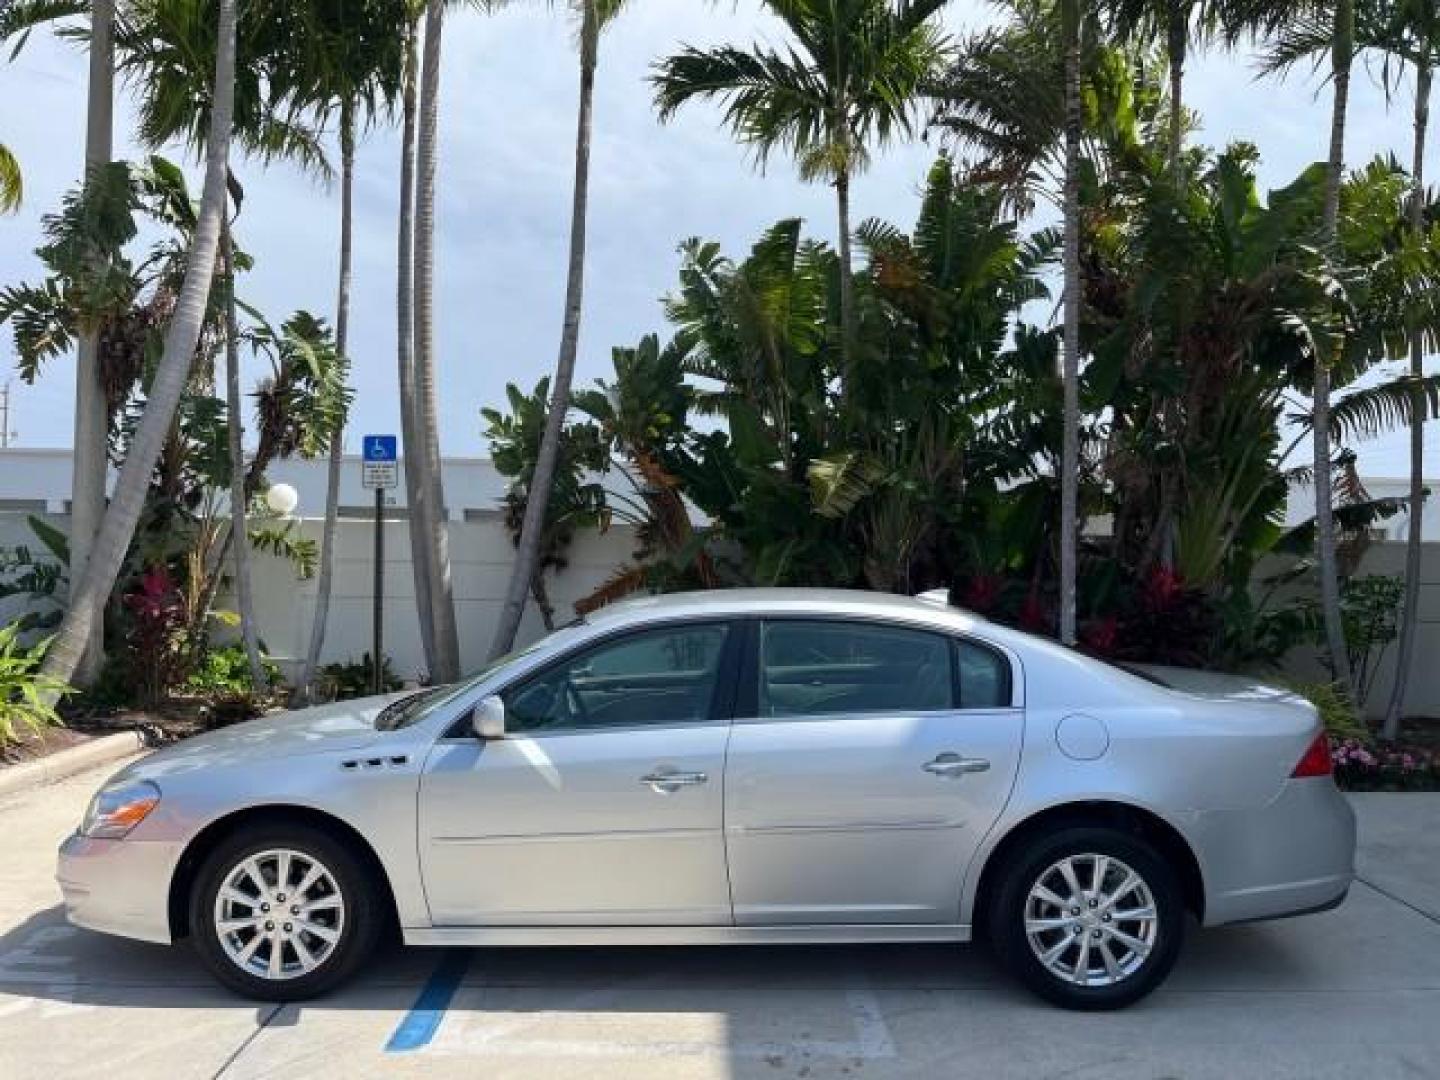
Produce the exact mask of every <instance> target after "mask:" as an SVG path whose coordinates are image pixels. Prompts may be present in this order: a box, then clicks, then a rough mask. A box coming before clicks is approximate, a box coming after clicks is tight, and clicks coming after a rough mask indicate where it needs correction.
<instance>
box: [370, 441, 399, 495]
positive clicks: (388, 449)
mask: <svg viewBox="0 0 1440 1080" xmlns="http://www.w3.org/2000/svg"><path fill="white" fill-rule="evenodd" d="M399 456H400V453H399V440H398V439H396V437H395V436H394V435H366V436H365V438H364V439H363V440H362V441H361V459H362V464H361V481H362V483H363V484H364V485H365V487H366V488H367V489H369V490H372V491H373V490H377V489H378V490H384V489H386V488H393V487H398V486H399V484H400V467H399V465H398V459H399Z"/></svg>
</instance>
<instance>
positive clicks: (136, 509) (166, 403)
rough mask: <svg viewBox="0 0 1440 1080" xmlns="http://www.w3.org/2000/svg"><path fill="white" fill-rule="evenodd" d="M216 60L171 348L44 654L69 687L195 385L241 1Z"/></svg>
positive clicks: (229, 14) (224, 11) (224, 24)
mask: <svg viewBox="0 0 1440 1080" xmlns="http://www.w3.org/2000/svg"><path fill="white" fill-rule="evenodd" d="M217 39H218V40H217V45H216V57H215V88H214V94H213V98H212V100H213V102H214V107H213V109H212V110H211V115H210V136H209V139H208V141H207V143H206V155H205V156H206V161H205V186H204V188H203V191H202V193H201V197H200V211H199V215H198V218H197V221H196V226H195V235H194V237H193V239H192V240H191V243H190V258H189V260H188V262H187V264H186V267H185V279H184V281H183V282H182V283H181V286H180V294H179V296H178V297H177V298H176V302H175V310H174V312H173V314H172V316H171V319H170V326H169V327H168V329H167V330H166V333H165V349H164V352H163V353H162V355H161V358H160V363H159V366H158V367H157V368H156V371H155V377H154V379H153V380H152V381H151V384H150V393H149V398H148V400H147V401H146V403H145V413H144V415H143V416H142V417H141V420H140V427H139V429H138V430H137V431H136V432H135V437H134V439H133V440H132V441H131V443H130V453H129V454H128V455H127V457H126V458H125V465H124V467H123V468H122V469H121V470H120V477H119V479H118V480H117V481H116V484H115V492H114V495H113V496H112V498H111V500H110V505H109V508H108V509H107V510H106V511H105V515H104V518H103V520H102V521H101V523H100V530H99V533H98V534H97V535H96V538H95V545H94V547H93V548H92V549H91V551H90V561H89V565H88V566H87V569H86V573H85V575H84V577H83V579H82V580H81V581H80V582H79V588H78V589H77V590H76V591H75V593H74V595H72V596H71V598H70V603H69V606H68V607H67V608H66V611H65V618H64V620H63V621H62V622H61V623H60V629H59V631H58V632H57V633H56V635H55V639H54V641H53V642H51V645H50V648H49V650H48V651H47V652H46V654H45V662H44V664H43V665H42V671H43V672H44V673H45V674H46V675H48V676H51V677H52V678H56V679H60V680H62V681H65V682H68V681H69V680H70V679H72V678H73V677H74V675H75V672H76V670H77V669H78V668H79V666H80V661H81V659H82V657H83V656H84V653H85V649H86V647H87V645H88V643H89V641H90V634H91V632H92V629H93V627H94V626H95V623H96V621H97V620H98V619H99V618H100V617H101V615H102V614H103V611H104V607H105V602H106V599H107V598H108V597H109V595H110V590H111V589H112V588H113V587H114V585H115V578H116V576H117V575H118V574H119V573H120V566H121V564H122V563H123V562H124V561H125V553H126V552H127V551H128V550H129V547H130V541H131V539H132V538H133V537H134V535H135V526H136V524H137V523H138V522H139V520H140V513H141V511H142V510H143V509H144V507H145V495H146V493H147V492H148V491H149V488H150V476H151V474H152V472H153V471H154V469H155V463H156V461H157V460H159V457H160V451H161V450H162V449H163V447H164V444H165V439H166V436H167V435H168V434H169V432H170V426H171V422H172V421H173V420H174V417H175V410H176V408H177V407H178V406H179V404H180V396H181V394H183V393H184V391H185V384H186V383H187V382H188V381H189V378H190V367H191V364H192V362H193V360H194V357H195V346H196V344H197V343H198V341H199V340H200V329H201V326H202V325H203V323H204V321H205V313H206V308H207V301H208V300H209V297H210V284H211V281H212V279H213V278H214V275H215V256H216V253H217V250H218V249H219V246H220V227H221V222H222V221H223V219H224V216H225V175H226V166H227V162H228V160H229V155H230V127H231V118H232V115H233V112H234V106H235V0H220V15H219V26H218V32H217Z"/></svg>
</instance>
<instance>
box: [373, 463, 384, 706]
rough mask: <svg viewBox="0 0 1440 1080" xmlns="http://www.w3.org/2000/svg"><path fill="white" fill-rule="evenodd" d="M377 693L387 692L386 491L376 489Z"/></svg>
mask: <svg viewBox="0 0 1440 1080" xmlns="http://www.w3.org/2000/svg"><path fill="white" fill-rule="evenodd" d="M371 656H373V657H374V658H375V667H374V670H375V693H376V694H383V693H384V692H385V489H384V488H376V489H375V630H374V651H373V652H372V653H371Z"/></svg>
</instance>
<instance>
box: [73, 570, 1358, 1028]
mask: <svg viewBox="0 0 1440 1080" xmlns="http://www.w3.org/2000/svg"><path fill="white" fill-rule="evenodd" d="M1354 848H1355V824H1354V818H1353V815H1352V813H1351V810H1350V807H1349V805H1348V803H1347V802H1346V801H1345V799H1344V797H1343V796H1342V795H1341V794H1340V792H1339V791H1338V790H1337V788H1336V786H1335V783H1334V780H1333V777H1332V776H1331V772H1330V755H1329V752H1328V748H1327V745H1326V741H1325V736H1324V733H1323V731H1322V728H1321V725H1320V722H1319V720H1318V718H1317V715H1316V712H1315V710H1314V709H1313V708H1312V707H1311V706H1310V705H1309V704H1308V703H1306V702H1305V701H1303V700H1301V699H1299V698H1297V697H1295V696H1293V695H1291V694H1289V693H1287V692H1285V691H1282V690H1277V689H1273V688H1270V687H1267V686H1263V685H1260V684H1258V683H1255V682H1253V681H1249V680H1245V679H1241V678H1232V677H1226V676H1217V675H1209V674H1204V673H1198V672H1188V671H1178V670H1171V669H1149V670H1146V671H1144V672H1132V671H1128V670H1123V669H1121V668H1118V667H1112V666H1110V665H1108V664H1105V663H1103V662H1101V661H1098V660H1094V659H1091V658H1088V657H1085V656H1082V655H1080V654H1078V653H1076V652H1073V651H1071V650H1069V649H1066V648H1063V647H1061V646H1059V645H1057V644H1054V643H1052V642H1049V641H1045V640H1042V639H1040V638H1036V637H1032V636H1029V635H1027V634H1024V633H1021V632H1018V631H1014V630H1010V629H1006V628H1004V627H1000V626H996V625H992V624H991V623H988V622H986V621H984V620H983V619H979V618H977V617H975V616H973V615H970V614H967V613H965V612H963V611H960V610H957V609H955V608H951V607H947V606H946V605H945V604H944V603H943V599H936V598H933V597H926V598H917V599H908V598H902V597H893V596H883V595H877V594H869V593H849V592H840V591H802V590H737V591H729V592H712V593H704V594H690V595H677V596H667V597H659V598H650V599H643V600H636V601H631V602H628V603H624V604H620V605H617V606H615V607H613V608H610V609H607V610H606V611H604V612H602V613H600V614H598V615H595V616H592V617H591V618H589V619H588V620H586V621H583V622H579V623H576V624H574V625H572V626H570V627H567V628H566V629H563V630H560V631H558V632H557V633H555V634H552V635H551V636H549V637H547V638H545V639H544V640H543V641H541V642H540V643H538V644H537V645H535V646H533V647H531V648H529V649H526V650H524V651H522V652H519V653H517V654H515V655H513V656H510V657H507V658H505V659H504V660H502V661H500V662H498V663H496V664H493V665H491V666H490V667H488V668H486V669H485V670H484V671H481V672H480V673H479V674H478V675H476V676H474V677H473V678H471V679H470V680H468V681H466V682H464V683H460V684H458V685H455V686H449V687H444V688H440V689H432V690H424V691H419V692H413V691H412V692H410V693H407V694H397V695H392V696H389V697H385V698H376V699H372V700H369V701H357V702H346V703H342V704H337V705H332V706H327V707H323V708H315V709H309V710H305V711H302V712H295V713H290V714H286V715H281V716H276V717H270V718H266V719H263V720H257V721H254V722H252V723H248V724H241V725H238V726H236V727H231V728H226V729H224V730H221V731H217V732H214V733H212V734H208V735H204V736H201V737H198V738H193V739H188V740H186V741H184V742H181V743H178V744H176V745H174V746H171V747H169V748H167V749H164V750H162V751H160V752H158V753H155V754H152V755H150V756H149V757H146V758H144V759H142V760H139V761H137V762H135V763H134V764H132V765H130V766H129V767H128V768H126V769H124V770H123V771H121V772H120V773H119V774H118V775H116V776H115V777H114V778H113V779H112V780H111V781H110V782H108V783H107V784H105V786H104V787H103V788H102V789H101V790H100V791H99V792H98V793H97V794H96V796H95V797H94V799H93V801H92V802H91V804H90V807H89V809H88V810H87V812H86V814H85V818H84V820H83V822H82V823H81V825H80V827H79V829H78V831H77V832H76V833H75V834H74V835H73V836H71V837H70V838H69V839H68V840H66V841H65V843H64V846H63V847H62V848H61V850H60V859H59V873H58V876H59V882H60V886H61V889H62V890H63V892H64V896H65V905H66V909H67V912H68V914H69V918H70V920H71V921H72V922H74V923H76V924H77V925H79V926H83V927H88V928H90V929H93V930H99V931H104V932H107V933H113V934H121V935H125V936H127V937H132V938H139V939H142V940H145V941H154V942H166V943H168V942H175V941H179V940H181V939H184V938H188V939H189V940H190V941H191V942H192V943H193V945H194V946H195V947H196V949H197V951H198V952H199V955H200V956H201V957H202V959H203V960H204V962H205V963H206V964H207V965H208V967H209V968H210V970H211V971H212V972H213V973H214V975H215V976H216V977H217V978H218V979H219V980H220V981H221V982H223V983H225V984H226V985H228V986H230V987H231V988H233V989H235V990H237V991H239V992H241V993H243V994H247V995H251V996H254V997H257V998H263V999H268V1000H295V999H301V998H306V997H310V996H313V995H316V994H319V993H322V992H324V991H326V990H328V989H330V988H332V987H334V986H336V985H337V984H339V983H341V982H342V981H343V980H345V979H346V978H347V977H349V976H351V975H352V974H353V973H354V972H355V971H356V969H357V968H358V967H359V966H360V965H361V964H362V963H363V962H364V961H365V959H366V958H367V957H368V956H369V955H370V954H371V953H372V952H373V951H374V947H375V945H376V942H377V939H378V937H379V935H380V934H381V933H382V932H384V931H385V930H386V929H387V928H390V927H398V929H399V931H400V933H401V934H402V935H403V937H404V940H405V941H406V942H408V943H410V944H413V945H454V946H486V945H496V946H526V945H550V946H555V945H627V946H629V945H650V944H655V945H684V944H706V945H712V944H736V945H744V944H765V945H781V944H787V943H793V942H963V941H968V940H970V939H971V938H972V937H983V938H984V939H985V940H988V941H989V942H990V943H991V944H992V945H993V947H994V949H995V951H996V953H997V954H998V956H999V957H1000V959H1001V960H1002V962H1003V963H1004V965H1005V966H1006V967H1007V968H1008V969H1009V970H1010V971H1012V972H1013V973H1014V974H1015V976H1017V977H1018V978H1019V979H1020V980H1022V981H1023V982H1024V983H1025V984H1026V985H1028V986H1029V987H1030V988H1032V989H1033V990H1034V991H1036V992H1037V993H1039V994H1040V995H1042V996H1044V997H1045V998H1048V999H1049V1000H1051V1001H1053V1002H1056V1003H1058V1004H1061V1005H1065V1006H1070V1007H1074V1008H1090V1009H1097V1008H1113V1007H1117V1006H1121V1005H1125V1004H1128V1003H1130V1002H1132V1001H1135V1000H1136V999H1138V998H1140V997H1141V996H1143V995H1144V994H1146V993H1147V992H1149V991H1150V990H1152V989H1153V988H1154V987H1156V986H1157V985H1158V984H1159V983H1160V982H1161V980H1163V979H1164V978H1165V976H1166V974H1167V973H1168V971H1169V970H1170V968H1171V967H1172V965H1173V964H1174V963H1175V959H1176V955H1177V953H1178V951H1179V949H1180V943H1181V937H1182V934H1183V933H1184V930H1185V926H1186V923H1187V921H1188V920H1189V919H1191V918H1194V919H1195V920H1197V921H1198V922H1199V923H1200V924H1201V925H1202V926H1205V927H1213V926H1220V925H1224V924H1226V923H1235V922H1242V921H1248V920H1255V919H1269V918H1276V917H1279V916H1285V915H1295V914H1300V913H1304V912H1311V911H1321V910H1325V909H1327V908H1331V907H1334V906H1335V905H1337V904H1339V903H1340V902H1341V901H1342V900H1343V899H1344V897H1345V894H1346V891H1347V889H1348V888H1349V885H1350V881H1351V877H1352V863H1353V857H1354Z"/></svg>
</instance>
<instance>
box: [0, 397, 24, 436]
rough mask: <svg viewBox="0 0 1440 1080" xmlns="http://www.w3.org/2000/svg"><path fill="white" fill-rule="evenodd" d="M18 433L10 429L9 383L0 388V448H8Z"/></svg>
mask: <svg viewBox="0 0 1440 1080" xmlns="http://www.w3.org/2000/svg"><path fill="white" fill-rule="evenodd" d="M19 437H20V433H19V432H18V431H11V430H10V384H9V383H8V382H7V383H6V384H5V386H4V387H3V388H0V450H9V449H10V440H11V439H18V438H19Z"/></svg>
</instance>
